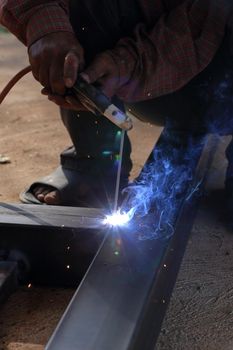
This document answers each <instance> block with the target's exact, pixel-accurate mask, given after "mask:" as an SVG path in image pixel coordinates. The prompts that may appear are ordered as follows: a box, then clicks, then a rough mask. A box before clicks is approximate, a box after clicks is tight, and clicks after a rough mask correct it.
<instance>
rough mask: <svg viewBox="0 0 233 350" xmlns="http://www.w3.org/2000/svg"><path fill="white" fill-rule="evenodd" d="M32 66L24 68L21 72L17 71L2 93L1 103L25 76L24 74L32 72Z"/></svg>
mask: <svg viewBox="0 0 233 350" xmlns="http://www.w3.org/2000/svg"><path fill="white" fill-rule="evenodd" d="M31 70H32V68H31V66H28V67H26V68H24V69H22V70H21V71H20V72H19V73H17V74H16V75H15V76H14V77H13V78H12V79H11V80H10V81H9V83H8V84H7V85H6V86H5V87H4V89H3V90H2V92H1V93H0V104H1V103H2V102H3V100H4V99H5V97H6V96H7V95H8V93H9V92H10V90H11V89H12V88H13V87H14V86H15V84H16V83H17V82H18V81H19V80H20V79H21V78H23V77H24V75H26V74H28V73H29V72H31Z"/></svg>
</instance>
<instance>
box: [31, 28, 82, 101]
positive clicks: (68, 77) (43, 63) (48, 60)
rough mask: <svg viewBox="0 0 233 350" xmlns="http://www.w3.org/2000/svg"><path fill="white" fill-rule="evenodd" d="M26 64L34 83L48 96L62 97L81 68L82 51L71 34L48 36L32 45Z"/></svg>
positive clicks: (58, 33) (61, 33)
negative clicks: (40, 86) (43, 89)
mask: <svg viewBox="0 0 233 350" xmlns="http://www.w3.org/2000/svg"><path fill="white" fill-rule="evenodd" d="M28 53H29V61H30V64H31V67H32V72H33V75H34V77H35V79H36V80H38V81H39V82H40V83H41V85H43V86H44V87H45V88H46V91H47V92H49V94H50V95H51V94H55V95H58V96H62V95H64V94H65V91H66V88H70V87H72V86H73V85H74V83H75V81H76V79H77V75H78V72H79V71H81V70H82V69H83V68H84V52H83V49H82V47H81V45H80V44H79V42H78V40H77V39H76V38H75V36H74V35H73V34H72V33H68V32H57V33H51V34H48V35H46V36H44V37H43V38H41V39H39V40H38V41H36V42H35V43H34V44H32V45H31V46H30V48H29V50H28Z"/></svg>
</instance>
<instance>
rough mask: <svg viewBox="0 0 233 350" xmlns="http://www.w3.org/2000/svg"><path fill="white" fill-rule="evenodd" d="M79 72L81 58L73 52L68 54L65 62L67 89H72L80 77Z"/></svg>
mask: <svg viewBox="0 0 233 350" xmlns="http://www.w3.org/2000/svg"><path fill="white" fill-rule="evenodd" d="M78 70H79V58H78V57H77V54H76V53H75V52H73V51H70V52H68V54H67V55H66V57H65V62H64V82H65V86H66V87H67V88H71V87H72V86H73V85H74V83H75V81H76V79H77V75H78Z"/></svg>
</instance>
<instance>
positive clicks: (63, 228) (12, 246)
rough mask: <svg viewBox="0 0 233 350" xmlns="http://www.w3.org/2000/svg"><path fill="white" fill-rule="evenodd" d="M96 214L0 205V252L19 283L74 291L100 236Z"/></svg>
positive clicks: (94, 211)
mask: <svg viewBox="0 0 233 350" xmlns="http://www.w3.org/2000/svg"><path fill="white" fill-rule="evenodd" d="M104 217H105V215H104V212H103V211H102V210H100V209H94V208H93V209H88V208H72V207H59V206H54V207H52V206H43V205H28V204H7V203H1V205H0V241H1V244H0V252H2V256H3V259H4V260H5V261H14V262H16V263H17V264H19V266H20V269H19V271H18V273H19V276H20V282H21V283H29V282H30V283H33V284H36V285H49V286H59V287H77V286H78V284H79V282H80V281H81V279H82V278H83V275H84V274H85V272H86V270H87V268H88V266H89V265H90V263H91V261H92V259H93V257H94V256H95V254H96V251H97V250H98V247H99V245H100V244H101V242H102V240H103V237H104V235H105V228H106V225H105V224H104V222H103V218H104Z"/></svg>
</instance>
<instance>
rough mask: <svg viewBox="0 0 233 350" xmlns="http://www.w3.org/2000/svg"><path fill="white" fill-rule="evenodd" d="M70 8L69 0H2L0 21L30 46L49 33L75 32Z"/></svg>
mask: <svg viewBox="0 0 233 350" xmlns="http://www.w3.org/2000/svg"><path fill="white" fill-rule="evenodd" d="M35 3H36V4H35ZM68 10H69V1H68V0H62V1H55V0H54V1H53V0H50V1H48V2H44V1H43V0H38V1H36V2H35V1H33V0H0V23H1V24H3V25H4V26H5V27H6V28H8V29H9V30H10V31H11V32H12V33H13V34H14V35H16V36H17V37H18V38H19V39H20V40H21V41H22V42H23V43H24V44H25V45H27V46H30V45H31V44H32V43H33V42H34V41H36V40H38V39H40V38H42V37H43V36H44V35H46V34H49V33H54V32H59V31H66V32H73V30H72V27H71V24H70V21H69V13H68Z"/></svg>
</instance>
